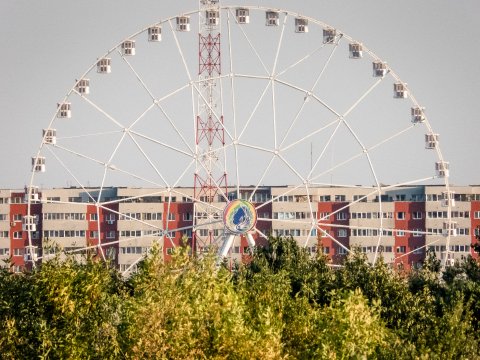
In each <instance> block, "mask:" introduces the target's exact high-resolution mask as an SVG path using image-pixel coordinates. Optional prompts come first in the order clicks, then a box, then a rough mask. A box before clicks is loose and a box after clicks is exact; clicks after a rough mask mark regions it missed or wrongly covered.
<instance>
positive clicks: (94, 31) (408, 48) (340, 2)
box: [0, 0, 480, 188]
mask: <svg viewBox="0 0 480 360" xmlns="http://www.w3.org/2000/svg"><path fill="white" fill-rule="evenodd" d="M235 4H238V5H259V6H272V7H275V8H280V9H285V10H290V11H293V12H296V13H299V14H304V15H307V16H309V17H312V18H315V19H318V20H320V21H322V22H324V23H327V24H329V25H331V26H333V27H335V28H337V29H339V30H341V31H343V32H344V33H346V34H348V35H349V36H351V37H352V38H354V39H356V40H359V41H361V42H362V43H363V44H365V46H367V47H368V48H369V49H370V50H372V51H373V52H374V53H375V54H376V55H378V56H379V57H380V58H381V59H382V60H384V61H386V62H387V63H388V64H389V66H391V67H392V69H393V70H394V71H395V72H396V73H397V74H398V75H399V76H400V77H401V79H402V80H403V81H404V82H406V83H408V86H409V88H410V89H411V91H412V93H413V94H414V96H415V98H416V99H417V100H418V102H419V103H421V104H422V106H425V107H426V113H427V116H428V119H429V122H430V124H431V126H432V127H433V129H434V130H435V132H436V133H439V134H440V141H441V143H440V144H441V150H442V152H443V156H444V158H445V160H446V161H449V162H450V169H451V178H450V182H451V183H453V184H456V185H467V184H480V170H479V169H478V163H479V161H478V157H477V156H478V154H479V153H480V141H479V140H478V138H479V136H478V135H479V133H480V131H479V130H480V122H479V120H478V114H479V113H480V101H479V99H478V98H479V96H480V91H479V87H480V66H479V65H478V59H479V58H480V49H479V46H478V39H479V38H480V28H479V26H478V14H480V2H478V1H477V0H459V1H451V0H422V1H418V0H404V1H390V0H364V1H358V0H335V1H333V0H330V1H306V0H303V1H287V0H277V1H258V2H246V1H237V2H232V1H223V2H222V5H235ZM197 8H198V2H197V1H190V0H189V1H186V0H182V1H158V0H157V1H153V0H136V1H126V0H101V1H99V0H82V1H74V0H48V1H43V2H41V1H33V0H2V1H1V2H0V34H1V35H0V45H1V48H2V49H3V52H2V57H1V58H0V59H1V60H0V64H2V68H3V75H2V82H1V86H0V108H1V109H2V114H1V122H0V124H1V125H0V129H1V133H2V142H1V145H0V146H1V147H0V148H1V150H2V153H3V156H2V157H1V158H0V165H1V166H2V168H3V169H4V172H3V174H2V176H1V178H0V188H22V187H23V186H24V185H26V184H28V183H29V179H30V161H31V160H30V157H31V156H32V155H33V154H35V153H36V152H37V150H38V148H39V145H40V141H41V131H42V128H45V127H46V126H47V125H48V123H49V122H50V120H51V118H52V116H53V114H54V112H55V108H56V103H57V102H58V101H60V100H61V99H62V98H63V97H64V95H65V94H66V93H67V91H68V90H70V88H71V87H72V85H73V83H74V81H75V79H76V78H78V77H79V76H81V74H83V73H84V72H85V70H86V69H87V68H88V67H89V66H90V65H91V64H92V63H94V62H95V60H96V59H97V58H98V57H100V56H102V55H103V54H105V53H106V51H107V50H109V49H111V48H112V47H113V46H114V45H116V44H118V43H119V42H120V41H122V39H125V38H127V37H128V36H129V35H130V34H132V33H135V32H137V31H138V30H140V29H143V28H145V27H146V26H147V25H149V24H152V23H155V22H157V21H159V20H161V19H164V18H166V17H170V16H175V15H179V14H181V13H182V12H189V11H193V10H195V9H197ZM192 31H196V29H192ZM259 36H261V35H259ZM371 111H372V112H373V111H375V109H371ZM412 171H413V170H412ZM412 178H415V177H414V176H412ZM65 185H67V184H65Z"/></svg>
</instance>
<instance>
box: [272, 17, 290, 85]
mask: <svg viewBox="0 0 480 360" xmlns="http://www.w3.org/2000/svg"><path fill="white" fill-rule="evenodd" d="M287 18H288V14H287V13H285V15H284V17H283V24H282V30H281V31H280V38H279V40H278V45H277V51H276V53H275V60H274V61H273V68H272V72H271V74H270V76H272V77H273V76H275V72H276V71H277V63H278V57H279V55H280V50H281V48H282V44H283V34H284V33H285V25H286V24H287Z"/></svg>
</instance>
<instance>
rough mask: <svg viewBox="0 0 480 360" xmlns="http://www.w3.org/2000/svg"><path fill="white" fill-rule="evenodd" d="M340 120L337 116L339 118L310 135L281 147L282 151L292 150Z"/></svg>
mask: <svg viewBox="0 0 480 360" xmlns="http://www.w3.org/2000/svg"><path fill="white" fill-rule="evenodd" d="M339 122H340V119H339V118H337V119H335V120H333V121H331V122H329V123H328V124H326V125H324V126H322V127H320V128H318V129H316V130H314V131H312V132H310V133H309V134H308V135H305V136H304V137H302V138H301V139H298V140H297V141H295V142H293V143H291V144H289V145H287V146H285V147H284V148H282V149H281V151H282V152H285V151H287V150H290V149H291V148H292V147H294V146H297V145H299V144H301V143H304V142H305V141H306V140H308V139H310V138H312V137H314V136H315V135H318V134H319V133H321V132H322V131H325V130H326V129H328V128H329V127H331V126H333V125H335V124H336V123H339Z"/></svg>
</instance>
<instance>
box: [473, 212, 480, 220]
mask: <svg viewBox="0 0 480 360" xmlns="http://www.w3.org/2000/svg"><path fill="white" fill-rule="evenodd" d="M473 217H474V218H475V219H480V211H475V213H474V214H473Z"/></svg>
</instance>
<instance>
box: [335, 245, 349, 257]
mask: <svg viewBox="0 0 480 360" xmlns="http://www.w3.org/2000/svg"><path fill="white" fill-rule="evenodd" d="M337 254H338V255H346V254H347V250H346V249H345V248H343V247H341V246H339V247H338V248H337Z"/></svg>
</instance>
